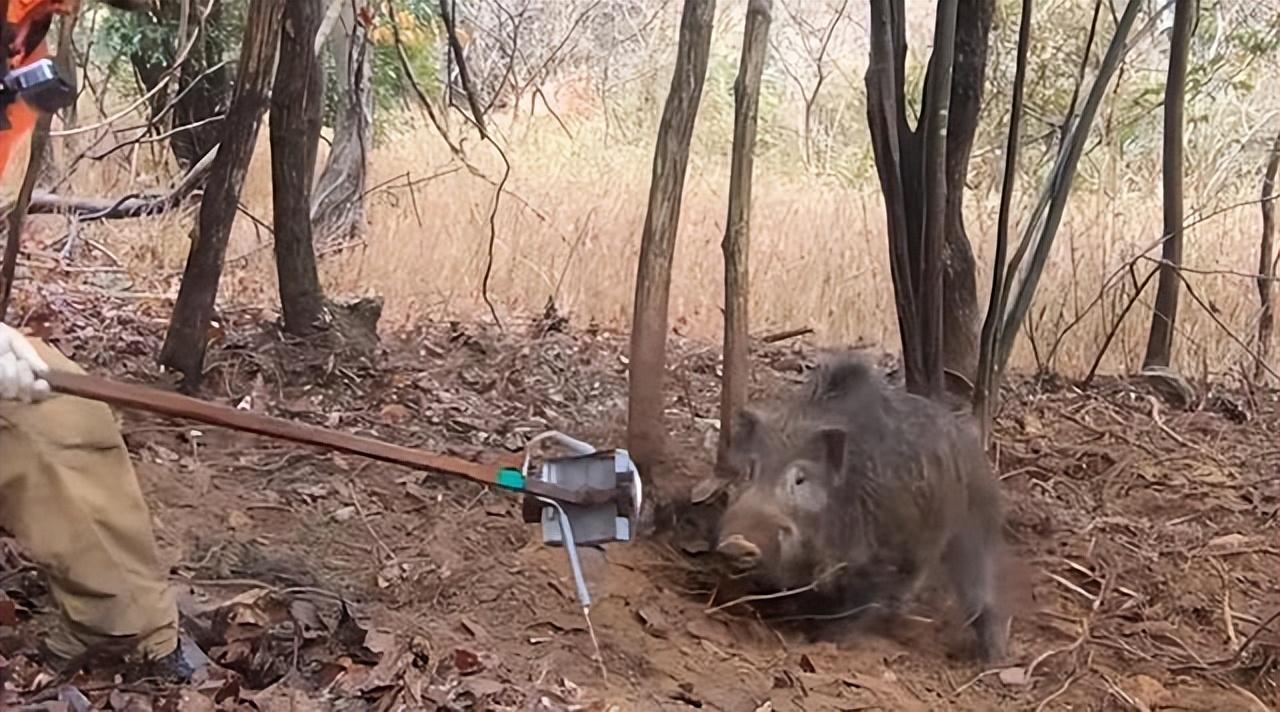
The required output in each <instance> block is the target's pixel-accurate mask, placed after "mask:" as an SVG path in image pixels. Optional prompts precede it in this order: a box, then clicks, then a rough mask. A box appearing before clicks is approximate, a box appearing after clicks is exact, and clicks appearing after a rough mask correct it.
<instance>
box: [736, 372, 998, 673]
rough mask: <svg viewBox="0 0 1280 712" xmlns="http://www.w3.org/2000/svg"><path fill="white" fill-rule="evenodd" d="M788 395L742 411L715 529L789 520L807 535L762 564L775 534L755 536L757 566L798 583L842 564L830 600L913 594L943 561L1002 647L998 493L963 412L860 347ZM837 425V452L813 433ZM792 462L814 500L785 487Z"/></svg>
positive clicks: (754, 528) (744, 531)
mask: <svg viewBox="0 0 1280 712" xmlns="http://www.w3.org/2000/svg"><path fill="white" fill-rule="evenodd" d="M797 396H798V397H793V398H791V399H787V400H783V401H780V402H776V403H771V404H767V405H765V404H752V405H749V406H748V407H747V408H745V409H744V411H743V413H742V414H741V416H740V417H739V419H738V423H737V425H738V428H739V429H738V434H737V435H735V438H734V448H733V449H734V451H735V452H734V460H735V461H737V462H740V463H742V464H743V466H744V467H746V468H747V469H749V470H750V473H751V476H750V477H749V478H747V481H746V482H744V483H743V486H742V487H741V490H740V491H738V492H737V493H735V496H734V497H733V501H732V502H731V503H730V507H729V510H727V511H726V512H725V519H724V520H722V532H721V533H722V535H725V532H726V531H732V532H733V533H735V534H741V535H744V536H747V537H748V539H749V540H752V541H755V540H754V539H751V537H759V536H760V532H762V531H765V530H766V529H767V528H768V527H769V526H773V525H772V524H770V522H777V521H784V522H789V524H790V526H791V527H793V528H794V530H795V531H798V532H800V536H801V537H802V540H803V544H802V545H800V546H799V547H798V548H796V549H794V550H795V551H796V552H797V554H796V555H795V556H794V557H790V558H787V557H783V558H780V559H776V560H773V561H770V560H769V556H768V554H770V553H772V551H773V550H772V549H771V548H770V546H769V544H770V543H771V541H772V540H769V539H762V540H760V541H761V542H762V545H761V553H762V555H763V557H762V561H761V562H760V567H759V568H760V570H759V573H760V575H761V576H764V577H765V578H766V579H767V580H770V581H771V583H770V584H769V585H776V586H779V587H782V588H794V587H797V586H801V585H804V584H805V583H807V582H810V581H813V580H814V579H815V577H816V576H818V575H819V574H820V572H822V571H825V570H830V569H831V568H832V566H833V565H837V564H838V565H842V566H843V573H842V574H840V575H838V576H836V577H834V578H830V579H828V584H829V585H826V586H822V587H821V589H820V590H819V591H818V593H820V594H822V595H824V596H826V597H828V598H829V603H831V604H839V603H840V602H841V599H843V601H844V602H845V603H848V602H850V601H851V600H854V599H858V600H866V598H867V597H868V596H871V597H872V598H883V597H887V598H889V599H896V598H899V597H900V596H904V595H910V591H911V590H913V589H914V586H915V585H916V583H918V581H919V579H920V578H921V576H923V575H924V574H926V573H928V572H930V571H932V570H934V569H937V568H944V569H946V570H947V574H948V576H949V577H950V578H951V579H952V581H953V584H954V585H955V587H956V593H957V594H958V595H959V597H960V598H961V599H962V607H963V608H965V609H966V613H967V614H969V615H975V616H981V617H982V618H983V619H984V622H983V623H981V624H976V627H977V629H978V633H979V637H980V639H981V640H982V641H983V644H984V646H985V647H986V649H988V652H992V653H998V651H999V650H1000V649H1001V648H1002V646H1003V644H1002V642H1001V641H1000V640H999V638H998V636H997V632H996V627H995V626H994V624H993V623H992V621H993V620H995V619H997V618H1000V617H1001V616H1002V615H1003V614H1002V613H1001V612H1000V610H999V603H998V602H997V601H996V600H995V599H994V591H993V590H992V588H991V587H992V585H993V583H992V582H991V566H992V562H993V560H994V559H993V557H994V556H995V555H996V553H997V552H998V550H999V548H1000V530H1001V513H1000V503H999V491H998V486H997V485H996V482H995V480H994V478H993V477H992V476H991V470H990V464H989V463H988V462H987V459H986V455H985V453H984V451H983V448H982V444H981V440H980V438H979V437H978V433H977V430H976V428H975V427H974V425H973V423H972V422H971V419H969V418H967V417H965V416H958V415H956V414H953V413H951V412H949V411H948V409H947V408H946V407H944V406H942V405H941V404H939V403H935V402H933V401H931V400H928V399H926V398H922V397H919V396H915V395H912V394H910V393H907V392H906V391H905V390H904V389H902V388H900V387H897V386H893V385H891V384H889V383H888V382H887V381H886V380H885V379H884V378H883V377H882V376H880V375H879V374H878V373H877V372H876V370H875V369H874V367H873V366H872V365H871V364H869V363H868V362H867V360H866V359H864V358H862V357H861V356H860V355H859V354H857V353H855V352H843V353H832V354H828V355H827V356H825V357H824V358H823V359H822V360H821V361H820V363H819V365H818V366H817V368H815V370H814V371H813V373H812V374H811V375H810V378H809V379H808V381H807V382H806V384H805V385H804V387H802V388H801V389H800V392H799V393H798V394H797ZM833 430H835V431H836V432H837V437H839V433H843V435H844V437H843V453H839V452H838V451H837V454H836V455H835V456H834V457H832V456H831V454H830V450H829V448H828V449H824V447H823V445H824V444H830V442H832V441H830V440H824V439H823V437H821V436H822V435H823V434H825V433H830V432H832V431H833ZM824 463H827V464H826V465H824ZM797 468H799V469H800V470H802V471H804V472H806V473H809V476H808V484H807V485H805V487H808V488H812V487H815V486H816V487H818V488H819V489H820V492H821V493H822V494H820V495H817V496H819V497H820V498H821V501H824V502H826V504H824V505H821V508H820V509H812V508H808V509H806V508H805V507H804V506H801V505H800V504H799V503H798V502H799V501H800V500H796V499H793V497H795V496H797V495H794V494H790V493H792V492H798V491H800V490H797V489H795V488H797V487H799V485H798V484H794V483H793V480H791V479H789V478H791V477H792V475H791V474H790V473H794V472H796V471H797ZM805 491H808V490H805ZM809 501H812V500H809ZM779 517H781V518H782V519H781V520H780V519H779ZM762 527H763V528H764V529H762ZM784 559H786V560H784ZM882 579H883V581H882ZM815 603H816V602H815Z"/></svg>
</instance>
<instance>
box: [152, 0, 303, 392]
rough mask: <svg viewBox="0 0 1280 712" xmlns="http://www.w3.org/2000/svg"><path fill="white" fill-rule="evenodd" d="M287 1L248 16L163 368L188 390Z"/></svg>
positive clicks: (262, 3)
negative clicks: (180, 378) (175, 373)
mask: <svg viewBox="0 0 1280 712" xmlns="http://www.w3.org/2000/svg"><path fill="white" fill-rule="evenodd" d="M286 2H287V0H252V1H251V2H250V4H249V9H248V11H247V14H246V15H245V17H246V18H248V20H247V22H246V23H245V32H244V41H243V43H242V44H241V51H240V67H239V69H238V71H237V73H236V74H237V76H236V85H235V91H234V92H233V94H232V97H231V106H230V107H229V108H228V109H227V117H226V120H225V121H223V138H222V143H221V145H220V147H219V149H218V154H217V157H216V158H215V159H214V163H213V166H212V168H211V169H210V175H209V182H208V185H207V186H206V188H205V192H204V198H203V199H202V200H201V201H200V216H199V219H198V221H197V225H198V227H197V230H198V232H197V234H196V239H194V240H192V242H191V252H190V254H188V256H187V266H186V269H185V270H184V271H183V273H182V285H181V287H180V288H179V289H178V299H177V302H176V303H175V304H174V306H173V317H172V319H171V320H170V322H169V330H168V332H167V333H166V334H165V340H164V346H163V348H161V350H160V363H161V364H162V365H163V366H165V367H167V368H170V369H173V370H176V371H179V372H180V373H182V374H183V385H184V386H185V387H186V388H187V389H193V388H196V387H198V386H199V385H200V381H201V379H202V378H203V376H204V356H205V348H206V346H207V343H206V338H205V337H206V334H207V333H208V329H209V321H210V319H212V317H213V308H214V303H215V301H216V299H217V296H218V282H219V280H220V279H221V278H222V261H223V257H224V256H225V254H226V251H227V240H228V238H229V237H230V236H231V226H232V224H233V223H234V222H235V217H236V208H237V205H238V204H239V201H240V189H241V187H242V186H243V184H244V177H245V173H246V172H247V171H248V169H249V160H250V159H251V158H252V157H253V148H254V144H255V143H256V141H257V138H258V128H259V124H260V123H261V121H260V120H261V118H262V112H263V110H264V109H266V106H267V92H268V90H269V87H270V86H271V76H272V72H273V70H274V68H275V62H276V50H277V47H278V45H279V41H280V26H281V16H282V15H283V13H284V6H285V3H286Z"/></svg>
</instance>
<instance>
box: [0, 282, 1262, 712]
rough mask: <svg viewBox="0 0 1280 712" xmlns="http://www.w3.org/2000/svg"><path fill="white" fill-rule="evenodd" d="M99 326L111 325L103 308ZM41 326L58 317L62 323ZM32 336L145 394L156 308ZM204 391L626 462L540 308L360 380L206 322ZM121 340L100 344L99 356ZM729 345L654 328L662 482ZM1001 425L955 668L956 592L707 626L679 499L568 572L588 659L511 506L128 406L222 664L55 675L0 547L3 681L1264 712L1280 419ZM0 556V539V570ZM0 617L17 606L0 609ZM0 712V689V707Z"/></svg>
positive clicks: (1011, 404) (551, 571) (744, 705)
mask: <svg viewBox="0 0 1280 712" xmlns="http://www.w3.org/2000/svg"><path fill="white" fill-rule="evenodd" d="M104 313H105V316H103V315H104ZM53 314H57V315H58V317H57V319H56V320H55V319H53V318H52V316H51V315H53ZM26 315H27V317H28V323H30V324H33V325H35V326H36V327H37V329H38V330H41V331H42V333H45V334H46V335H48V336H49V337H50V338H53V339H56V340H57V341H58V343H59V344H60V345H61V346H62V347H63V348H64V349H65V350H67V351H69V352H70V353H71V355H72V356H73V357H74V358H76V359H77V360H78V361H79V362H80V363H81V364H82V365H83V366H85V367H86V368H88V369H89V370H91V371H94V372H98V373H103V374H112V375H115V376H117V377H120V378H122V379H127V380H132V381H138V382H149V383H156V382H162V381H163V380H164V379H163V376H161V375H160V374H158V373H157V372H156V370H155V367H154V366H153V361H152V360H153V356H154V354H155V353H157V352H158V348H159V339H160V338H161V336H162V333H163V323H164V322H163V319H164V316H165V315H164V313H163V312H162V311H161V310H160V308H159V307H156V308H155V309H154V310H152V309H151V308H149V307H148V306H146V305H145V304H134V303H121V304H116V305H114V306H110V307H109V308H106V309H105V312H104V308H103V305H102V302H101V300H100V299H97V298H95V299H94V300H93V303H89V300H88V299H87V298H83V297H78V296H76V295H74V294H72V293H70V292H68V293H58V292H57V291H54V292H50V293H46V294H45V295H44V296H43V301H42V302H41V303H40V304H36V305H34V306H29V307H28V309H27V311H26ZM223 316H224V323H223V326H222V327H221V336H220V338H219V340H218V341H217V342H216V343H215V344H214V346H213V349H212V351H211V356H210V373H209V377H208V379H207V381H206V386H205V391H204V393H203V394H202V395H203V396H204V397H206V398H209V399H211V400H215V401H218V402H223V403H229V404H242V405H243V407H248V408H251V409H252V410H254V411H258V412H263V413H270V414H273V415H278V416H282V417H286V418H290V419H295V420H298V421H303V422H310V423H317V424H326V425H329V426H332V427H336V428H340V429H343V430H348V431H352V432H360V433H364V434H370V435H374V436H377V437H380V438H383V439H386V440H390V441H393V442H397V443H402V444H405V445H410V446H415V447H422V448H426V449H430V450H436V451H443V452H450V453H453V454H458V455H464V456H476V455H478V454H480V453H483V452H486V451H502V450H519V449H520V448H521V447H522V446H523V443H524V441H525V440H526V439H527V438H529V437H530V436H532V435H535V434H537V433H538V432H540V431H543V430H546V429H549V428H554V429H559V430H562V431H564V432H566V433H570V434H572V435H575V436H577V437H580V438H583V439H586V440H588V441H590V442H593V443H596V444H600V445H613V444H620V443H621V442H622V438H623V424H624V418H625V390H626V389H625V369H626V361H625V355H624V354H625V346H626V339H625V337H623V336H620V335H617V334H612V333H607V332H604V331H601V330H599V329H594V328H592V327H591V326H590V325H576V324H575V325H572V326H571V325H568V324H567V323H566V322H565V321H564V320H561V319H558V318H554V317H549V318H544V319H540V320H537V321H534V322H532V323H523V324H515V325H513V324H508V325H506V330H505V332H500V331H498V330H497V329H496V328H494V327H492V326H482V325H474V324H447V323H446V324H429V325H424V326H422V327H421V329H420V330H419V331H418V332H416V333H413V334H405V335H400V336H397V337H395V338H391V337H386V338H385V339H384V341H383V344H382V348H381V349H380V350H379V353H378V354H377V355H376V357H375V358H374V359H372V361H369V362H364V361H360V360H358V359H354V360H351V359H348V360H344V359H328V358H325V357H324V356H323V354H319V355H318V354H317V353H316V351H315V350H314V349H311V348H309V347H308V345H306V344H296V343H286V342H285V341H284V340H282V339H281V338H280V337H279V336H278V335H277V334H276V333H275V332H274V331H273V330H272V329H271V328H270V327H264V326H262V322H261V319H260V317H259V316H258V315H256V314H253V313H238V314H233V315H223ZM108 335H109V338H108ZM813 357H814V352H813V350H812V349H811V348H809V347H807V346H805V345H804V343H803V341H802V340H792V341H789V342H786V343H785V344H780V345H773V346H765V345H761V346H760V347H759V348H758V349H756V350H755V352H754V353H753V359H754V364H755V366H754V377H755V379H756V381H755V383H754V389H755V390H756V391H757V393H760V394H765V393H776V392H779V391H780V390H782V389H786V388H788V387H792V385H793V384H794V383H795V382H796V381H798V380H799V379H800V378H801V375H802V373H803V370H804V369H805V368H806V367H808V366H809V365H811V364H812V360H813ZM717 359H718V350H717V349H716V348H715V347H714V346H711V345H707V344H699V343H692V342H688V341H685V340H683V339H680V338H673V341H672V344H671V356H670V367H671V369H670V372H671V379H670V382H669V394H670V396H671V398H670V404H669V409H668V411H667V412H668V420H669V424H670V427H671V429H672V448H673V450H672V454H673V460H674V461H675V462H676V463H677V466H676V467H675V469H674V470H673V471H672V473H665V474H666V475H667V476H668V477H671V476H673V473H676V474H677V475H678V476H679V477H682V478H684V479H683V480H682V481H683V482H684V483H685V484H686V485H688V486H690V487H692V486H694V485H695V484H696V483H697V482H698V481H699V480H700V479H702V478H704V477H706V476H707V475H708V474H709V472H710V455H711V450H710V446H711V445H712V444H713V443H714V437H715V430H714V421H713V420H712V419H713V418H715V416H716V410H717V409H716V394H717V380H716V379H717V372H716V369H717ZM1006 401H1007V402H1006V406H1005V408H1004V410H1003V411H1002V412H1001V413H1000V415H999V418H998V423H997V447H996V451H995V454H996V458H997V464H998V471H999V473H1000V476H1001V479H1002V483H1003V488H1004V492H1005V494H1006V495H1007V508H1008V511H1009V525H1008V536H1009V539H1010V541H1011V542H1012V544H1013V548H1014V552H1015V554H1016V562H1015V564H1014V565H1012V566H1010V567H1009V568H1010V573H1009V576H1008V577H1007V579H1008V585H1009V586H1010V587H1012V589H1013V590H1016V591H1017V592H1018V595H1017V599H1018V601H1019V605H1018V608H1017V615H1016V618H1015V620H1014V623H1013V643H1012V648H1011V655H1010V658H1009V660H1008V661H1006V663H1005V664H1004V665H1003V666H1002V667H1000V668H996V669H983V668H981V667H980V666H978V665H977V664H976V663H974V662H973V661H971V660H970V659H968V658H967V657H965V650H964V643H965V640H966V637H965V633H964V631H963V630H962V629H961V628H960V626H959V624H958V623H957V622H956V621H955V620H954V616H953V615H951V614H950V612H949V611H948V609H947V608H946V607H945V605H941V604H942V603H944V602H945V599H938V598H937V597H936V596H935V597H928V596H927V597H925V598H924V599H923V600H921V601H920V602H918V603H917V604H915V607H914V608H913V609H912V611H911V615H910V616H907V617H904V618H903V619H902V620H898V621H893V622H891V624H890V625H887V626H886V625H881V626H878V627H877V628H876V629H874V630H866V631H863V632H860V633H855V634H852V635H851V636H849V637H847V638H845V639H843V640H841V641H840V642H838V643H831V642H825V643H812V642H806V641H805V639H803V638H802V637H800V636H799V635H798V634H797V633H796V632H794V631H791V630H788V629H786V628H783V627H778V626H771V625H768V624H766V623H765V622H762V621H760V620H756V619H753V618H752V617H751V616H750V615H749V614H747V613H745V612H743V611H739V610H737V609H730V610H727V611H714V612H708V609H709V605H708V602H709V601H710V600H712V596H713V593H714V591H713V583H712V578H711V577H710V575H709V574H708V568H709V566H710V564H709V560H710V557H709V556H708V555H706V554H705V550H706V548H707V547H706V542H705V541H704V540H703V538H702V537H700V536H699V533H698V532H699V531H700V529H699V527H698V526H696V524H690V522H696V521H697V517H698V514H697V512H698V510H697V508H692V509H691V510H689V512H690V513H689V514H687V515H686V518H685V519H684V520H682V523H681V524H680V525H678V526H676V527H675V528H674V530H672V529H669V528H666V529H665V530H660V531H658V532H657V533H656V534H655V535H654V536H652V537H649V538H646V539H644V540H641V541H639V542H636V543H632V544H625V545H624V544H617V545H611V546H610V547H608V549H607V550H606V551H604V552H602V553H601V552H591V553H590V554H589V555H587V557H586V559H587V560H586V563H587V568H588V576H589V578H590V580H591V584H592V590H593V594H594V597H595V605H594V606H593V607H592V609H591V612H590V620H591V624H592V627H593V628H594V634H595V636H596V638H597V639H598V641H599V649H600V651H601V653H602V659H597V658H596V657H595V653H594V650H595V648H594V647H593V644H592V635H591V631H590V630H589V629H588V626H587V620H586V618H585V617H584V615H583V613H582V611H581V610H580V609H579V608H578V605H577V603H576V600H575V598H574V596H573V583H572V579H571V578H570V577H569V573H568V567H567V565H566V561H565V555H564V551H563V550H561V549H548V548H544V547H543V546H542V545H541V544H540V542H539V540H538V536H537V531H536V529H535V527H533V526H531V525H526V524H523V523H522V521H521V518H520V509H519V502H518V501H517V500H516V499H515V498H514V497H512V496H510V495H507V494H504V493H501V492H496V491H489V490H485V489H483V488H481V487H479V486H476V485H473V484H470V483H466V482H459V481H455V480H450V479H446V478H443V477H440V476H432V475H428V474H423V473H418V472H412V471H409V470H406V469H402V468H397V467H393V466H387V465H382V464H380V463H372V462H368V461H364V460H360V459H358V458H355V457H349V456H339V455H334V454H329V453H324V452H317V451H313V450H308V449H306V448H301V447H295V446H292V445H288V444H284V443H278V442H272V441H267V440H264V439H260V438H255V437H250V436H244V435H239V434H235V433H229V432H225V431H218V430H216V429H211V428H203V427H193V426H192V425H190V424H186V423H180V422H175V421H170V420H164V419H160V418H156V417H153V416H149V415H146V414H140V413H124V414H123V420H124V431H125V434H126V438H127V440H128V443H129V446H130V448H131V451H132V452H133V454H134V458H135V461H136V462H137V463H138V467H139V474H140V477H141V479H142V482H143V486H144V489H145V491H146V494H147V497H148V500H149V502H150V504H151V506H152V512H153V515H154V518H155V522H156V530H157V533H158V536H159V537H160V540H161V543H162V546H163V548H164V551H165V554H166V555H167V557H168V559H169V560H170V561H171V562H172V564H173V568H172V575H173V581H174V584H175V585H176V586H178V587H179V590H180V592H181V601H182V608H183V611H184V614H185V618H186V619H187V621H188V630H189V632H190V633H191V634H192V635H194V636H195V637H196V638H197V640H199V641H200V643H201V644H202V646H203V647H204V648H205V650H206V652H208V653H209V655H210V656H211V657H212V658H214V660H215V661H218V662H220V663H222V665H221V666H220V667H221V668H222V669H217V670H214V674H213V675H211V676H210V677H209V678H207V679H201V680H198V681H197V682H196V683H194V684H192V685H190V686H187V687H185V688H174V687H171V686H167V685H165V684H162V683H159V682H155V681H148V680H145V679H144V680H140V681H134V680H132V679H130V677H129V676H128V675H127V674H123V673H122V671H121V670H120V668H119V666H118V665H117V666H113V665H110V664H98V665H97V666H95V667H94V668H93V669H91V670H90V671H89V672H88V673H82V674H80V675H77V676H76V677H74V678H71V679H69V680H65V679H57V678H54V677H53V676H52V675H50V674H49V673H48V672H47V671H44V670H42V669H41V668H40V667H39V665H38V663H37V662H36V659H35V657H34V653H33V649H32V648H33V645H34V637H35V635H36V633H35V631H37V630H38V626H39V625H41V624H42V620H43V618H44V616H43V615H42V614H43V613H45V612H46V607H47V606H48V604H49V602H48V600H47V596H45V592H44V590H43V585H42V583H41V581H40V579H39V576H38V575H36V574H35V573H34V572H33V571H32V570H31V568H30V567H29V566H28V565H27V564H26V562H25V561H24V560H23V559H22V557H21V554H20V552H19V551H17V550H16V549H14V548H13V547H8V549H7V550H8V553H7V554H6V558H4V559H0V594H7V596H0V603H6V601H5V600H3V599H4V598H7V612H8V619H9V620H8V621H7V623H8V624H9V625H8V626H7V627H6V626H5V623H6V618H5V616H0V672H3V673H4V679H5V687H6V690H7V692H6V693H5V694H7V695H8V696H9V697H8V700H7V703H8V704H10V705H13V706H16V707H17V708H20V709H21V708H22V705H34V706H33V707H30V709H51V710H52V709H59V710H73V709H87V708H88V707H85V706H84V705H85V704H90V705H92V706H93V707H94V708H102V709H115V710H147V709H183V710H187V709H189V710H212V709H246V710H248V709H260V710H278V709H279V710H288V709H296V710H304V709H306V710H311V709H335V710H362V709H378V710H391V709H450V710H452V709H458V710H464V709H465V710H470V709H474V710H481V709H488V710H501V709H530V710H532V709H557V710H558V709H591V710H607V709H617V710H683V709H690V708H693V709H711V710H734V711H737V710H745V711H747V712H751V711H753V710H756V711H762V710H779V711H781V710H870V709H884V710H898V709H903V710H911V709H918V710H926V709H928V710H933V709H944V710H945V709H955V710H982V709H1089V710H1102V709H1137V710H1151V709H1182V710H1248V709H1258V710H1264V709H1272V708H1274V707H1275V706H1276V705H1277V703H1280V697H1277V694H1278V692H1277V689H1278V685H1277V683H1278V682H1280V673H1278V672H1277V669H1278V668H1277V655H1280V625H1277V624H1276V622H1275V619H1276V616H1277V614H1278V613H1280V577H1277V575H1276V572H1277V570H1280V569H1278V568H1277V567H1278V566H1280V544H1278V542H1277V536H1276V532H1277V512H1278V511H1280V486H1278V485H1280V482H1278V478H1280V432H1278V431H1280V405H1278V402H1280V399H1278V398H1277V393H1276V392H1274V391H1272V392H1266V393H1253V394H1248V393H1243V392H1234V391H1219V390H1214V389H1206V390H1204V391H1203V392H1201V393H1200V394H1199V398H1198V402H1197V404H1196V405H1195V406H1193V407H1192V408H1190V409H1187V410H1174V409H1172V408H1170V407H1169V406H1166V405H1164V403H1163V402H1162V401H1158V400H1156V399H1155V398H1154V397H1152V396H1151V395H1150V393H1149V392H1148V390H1147V389H1146V388H1145V387H1144V386H1143V385H1142V384H1138V383H1131V382H1120V381H1114V380H1112V381H1107V382H1098V383H1095V384H1094V385H1093V386H1091V387H1090V388H1089V389H1087V390H1083V389H1081V388H1080V387H1078V386H1077V385H1072V384H1067V383H1060V382H1054V381H1046V382H1041V383H1033V382H1031V381H1027V380H1024V381H1019V382H1018V383H1016V384H1014V385H1012V386H1011V387H1010V388H1009V389H1008V393H1007V396H1006ZM0 551H4V550H0ZM0 613H5V610H0ZM4 704H5V701H4V700H0V707H3V706H4Z"/></svg>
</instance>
